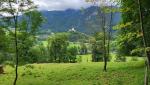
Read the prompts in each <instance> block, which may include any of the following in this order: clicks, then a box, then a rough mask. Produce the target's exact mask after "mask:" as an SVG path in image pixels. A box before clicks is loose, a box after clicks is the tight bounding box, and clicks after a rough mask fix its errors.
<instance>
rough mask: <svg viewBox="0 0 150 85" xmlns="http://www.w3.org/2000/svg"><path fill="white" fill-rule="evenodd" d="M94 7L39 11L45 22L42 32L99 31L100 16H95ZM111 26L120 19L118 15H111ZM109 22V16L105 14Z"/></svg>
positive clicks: (95, 8)
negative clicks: (72, 29)
mask: <svg viewBox="0 0 150 85" xmlns="http://www.w3.org/2000/svg"><path fill="white" fill-rule="evenodd" d="M97 8H98V7H96V6H93V7H89V8H87V9H83V10H73V9H68V10H66V11H41V12H42V14H43V16H44V17H45V18H46V19H47V22H46V23H44V24H43V26H42V30H47V29H49V30H51V31H52V32H64V31H68V30H69V29H71V28H75V30H77V31H79V32H83V33H88V34H89V33H93V32H96V31H100V28H101V22H100V18H99V17H100V16H99V17H98V15H97ZM113 16H114V17H113V24H114V25H115V24H116V23H118V22H119V21H120V19H121V17H120V16H121V14H120V13H113ZM106 17H107V20H106V21H107V22H109V19H110V14H106Z"/></svg>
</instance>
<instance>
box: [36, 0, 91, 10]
mask: <svg viewBox="0 0 150 85" xmlns="http://www.w3.org/2000/svg"><path fill="white" fill-rule="evenodd" d="M34 3H35V4H36V5H38V7H39V8H38V9H39V10H48V11H54V10H56V11H58V10H59V11H60V10H62V11H64V10H67V9H75V10H78V9H81V8H88V7H90V6H92V5H93V4H92V3H89V2H85V0H34Z"/></svg>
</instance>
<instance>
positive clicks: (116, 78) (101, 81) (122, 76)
mask: <svg viewBox="0 0 150 85" xmlns="http://www.w3.org/2000/svg"><path fill="white" fill-rule="evenodd" d="M5 72H6V74H3V75H0V85H12V82H13V78H14V68H12V67H10V66H6V67H5ZM143 83H144V62H143V61H136V62H118V63H116V62H109V63H108V71H107V72H103V63H102V62H99V63H90V62H89V63H75V64H63V63H62V64H32V65H26V66H21V67H19V80H18V85H143Z"/></svg>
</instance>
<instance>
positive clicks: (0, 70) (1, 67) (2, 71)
mask: <svg viewBox="0 0 150 85" xmlns="http://www.w3.org/2000/svg"><path fill="white" fill-rule="evenodd" d="M3 73H4V69H3V66H2V65H0V74H3Z"/></svg>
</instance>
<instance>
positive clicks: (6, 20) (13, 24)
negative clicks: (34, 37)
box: [0, 0, 42, 85]
mask: <svg viewBox="0 0 150 85" xmlns="http://www.w3.org/2000/svg"><path fill="white" fill-rule="evenodd" d="M35 8H36V6H35V5H34V4H33V2H32V1H31V0H1V3H0V17H1V18H0V20H1V21H2V22H1V23H0V24H1V25H2V26H3V27H4V28H5V29H7V30H8V31H9V32H11V33H12V34H13V35H14V39H15V40H14V41H15V54H16V58H15V62H16V66H15V74H16V75H15V79H14V83H13V85H16V82H17V79H18V64H19V55H20V53H19V46H20V44H23V42H21V43H20V39H19V38H20V37H19V32H20V33H22V34H27V33H29V31H31V33H33V32H35V29H36V28H37V27H38V26H39V24H41V22H42V21H41V19H40V18H37V17H35V15H37V14H34V13H32V14H31V15H32V17H31V18H30V20H31V21H30V20H25V19H22V20H21V18H20V17H21V16H22V15H24V14H26V15H28V14H30V13H31V11H33V10H35ZM27 13H28V14H27ZM33 16H34V17H33ZM39 17H41V16H39ZM36 18H37V19H40V20H39V21H38V22H37V20H36V21H33V20H35V19H36ZM32 19H33V20H32ZM20 22H21V23H20ZM27 22H29V23H27ZM30 22H31V23H30ZM37 24H38V25H37ZM29 28H31V29H29ZM25 29H26V31H25ZM26 37H27V36H26ZM24 39H25V38H23V40H21V41H24Z"/></svg>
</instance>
